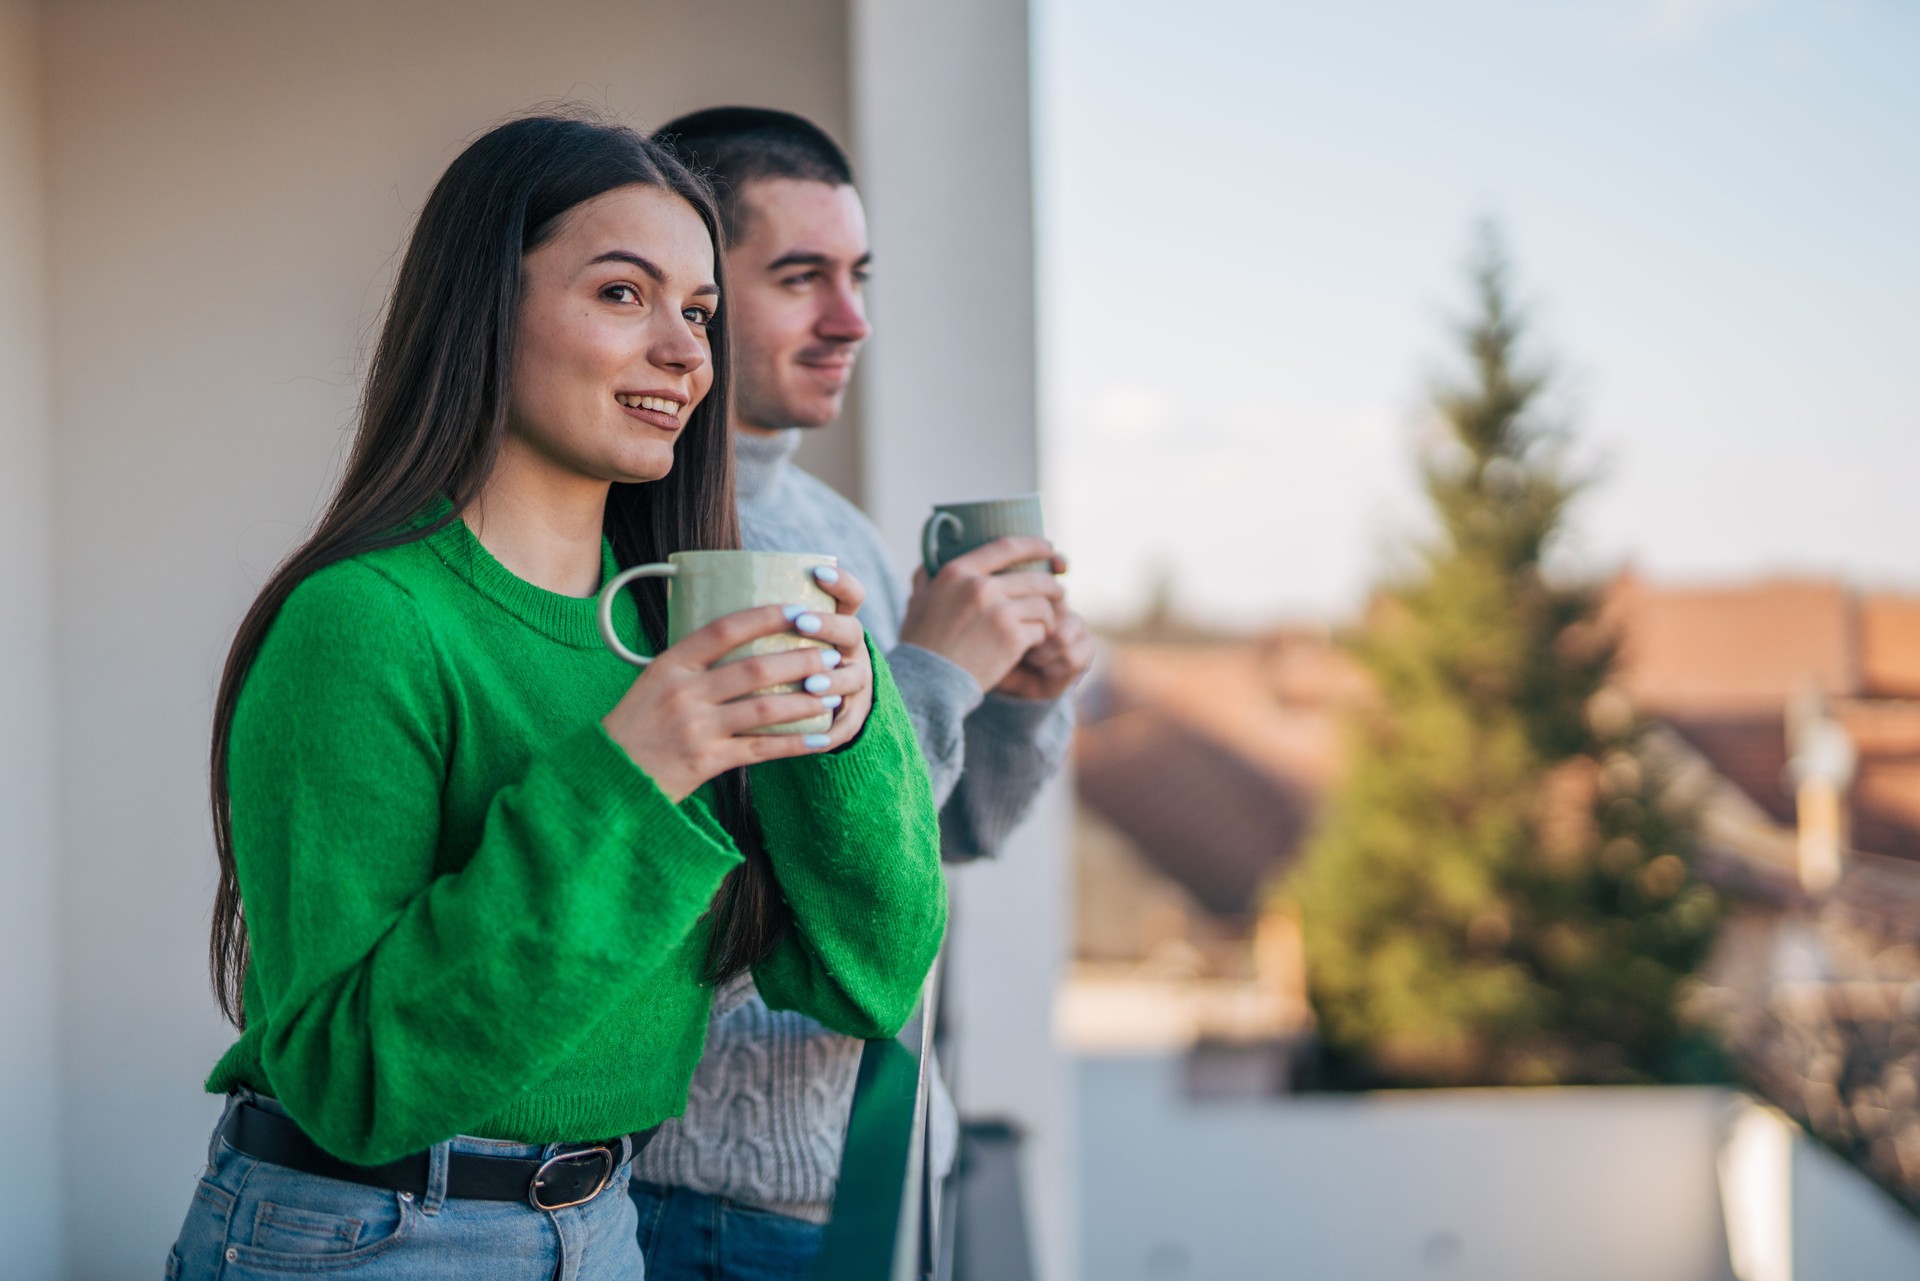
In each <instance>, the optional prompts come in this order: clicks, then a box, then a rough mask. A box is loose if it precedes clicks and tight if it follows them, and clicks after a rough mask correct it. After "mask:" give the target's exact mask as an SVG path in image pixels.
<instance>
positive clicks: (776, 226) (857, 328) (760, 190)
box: [727, 178, 869, 430]
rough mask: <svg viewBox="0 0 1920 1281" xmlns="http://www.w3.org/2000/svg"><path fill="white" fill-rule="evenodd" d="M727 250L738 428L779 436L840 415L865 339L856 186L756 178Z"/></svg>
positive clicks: (862, 220) (862, 239)
mask: <svg viewBox="0 0 1920 1281" xmlns="http://www.w3.org/2000/svg"><path fill="white" fill-rule="evenodd" d="M740 199H741V208H742V211H743V212H744V214H745V218H744V222H745V225H744V226H743V227H742V228H741V236H740V240H739V242H738V243H737V244H735V245H734V246H733V247H732V248H730V249H729V250H728V251H727V312H728V321H729V324H730V325H731V333H732V337H733V343H734V378H735V381H734V389H735V390H734V421H735V422H736V423H737V424H739V425H741V426H744V427H757V428H760V429H762V430H778V429H780V428H783V427H818V426H820V425H822V424H823V423H830V422H832V421H833V420H834V419H835V418H837V417H839V415H840V403H841V401H842V400H844V399H845V397H846V394H847V383H848V381H849V380H850V379H851V378H852V377H853V362H854V359H855V358H856V357H857V356H858V355H859V353H860V344H861V343H862V342H863V341H864V340H865V339H866V336H867V311H866V301H865V298H864V297H863V292H864V290H865V287H866V280H867V259H868V256H869V255H868V251H867V215H866V211H865V210H864V209H862V208H861V206H860V196H859V193H857V192H856V191H854V189H853V188H852V187H836V186H830V185H829V184H827V183H824V182H812V181H807V180H802V179H795V178H762V179H759V180H757V181H755V182H751V183H748V184H747V186H746V187H745V188H744V189H743V190H742V192H741V193H740Z"/></svg>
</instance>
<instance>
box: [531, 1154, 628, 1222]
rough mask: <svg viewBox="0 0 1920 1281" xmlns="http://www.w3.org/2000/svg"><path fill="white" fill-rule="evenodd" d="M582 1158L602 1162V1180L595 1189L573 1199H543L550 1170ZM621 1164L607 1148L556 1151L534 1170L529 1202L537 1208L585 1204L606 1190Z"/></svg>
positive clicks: (549, 1208)
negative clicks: (547, 1200) (553, 1200)
mask: <svg viewBox="0 0 1920 1281" xmlns="http://www.w3.org/2000/svg"><path fill="white" fill-rule="evenodd" d="M582 1160H591V1161H598V1162H600V1163H601V1166H602V1168H601V1170H600V1180H599V1182H597V1183H595V1184H594V1185H593V1191H591V1192H589V1193H587V1194H586V1195H585V1196H583V1197H577V1198H575V1199H574V1200H572V1201H556V1202H553V1203H551V1204H549V1203H548V1202H546V1201H544V1200H542V1199H541V1195H540V1194H541V1193H542V1192H543V1191H544V1190H545V1187H544V1185H545V1183H546V1182H547V1174H548V1171H550V1170H552V1169H554V1168H555V1167H556V1166H561V1167H564V1166H567V1165H571V1164H574V1163H577V1162H579V1161H582ZM619 1164H620V1163H619V1162H618V1161H616V1160H614V1157H613V1153H612V1151H611V1150H609V1149H607V1148H581V1149H580V1150H579V1151H577V1152H560V1153H556V1154H555V1155H553V1156H550V1157H548V1158H547V1159H546V1160H545V1161H542V1162H541V1163H540V1168H539V1169H538V1170H535V1171H534V1172H533V1182H532V1183H530V1184H528V1185H527V1202H528V1204H530V1205H531V1206H533V1208H534V1209H536V1210H567V1209H571V1208H572V1207H574V1206H576V1205H585V1204H586V1203H587V1202H589V1201H591V1200H593V1199H594V1198H595V1197H597V1196H599V1195H600V1194H601V1193H602V1192H604V1191H606V1188H607V1183H608V1181H609V1180H611V1179H612V1178H613V1172H614V1170H615V1169H616V1168H617V1167H618V1166H619Z"/></svg>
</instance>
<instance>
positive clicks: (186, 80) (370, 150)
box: [0, 0, 848, 1278]
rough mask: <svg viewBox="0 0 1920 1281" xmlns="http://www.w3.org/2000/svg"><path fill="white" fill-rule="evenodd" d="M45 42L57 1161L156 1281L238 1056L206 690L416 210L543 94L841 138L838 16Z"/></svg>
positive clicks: (514, 23) (84, 1251)
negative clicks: (220, 927) (465, 152)
mask: <svg viewBox="0 0 1920 1281" xmlns="http://www.w3.org/2000/svg"><path fill="white" fill-rule="evenodd" d="M45 41H46V43H45V62H44V80H45V97H44V101H45V111H46V117H47V123H48V156H49V158H50V170H49V192H50V206H49V207H50V218H49V224H50V226H51V227H52V251H53V252H52V264H53V266H52V273H51V281H50V286H51V289H50V294H51V299H52V302H51V318H52V332H53V339H54V357H53V363H52V368H53V388H54V399H55V404H56V406H57V422H58V431H57V435H56V438H55V440H56V445H55V449H54V456H53V465H54V471H55V474H56V477H57V493H58V499H57V503H56V506H55V530H56V545H57V553H56V556H55V559H54V564H55V565H56V567H57V575H58V581H59V583H60V591H59V596H58V612H57V636H58V644H59V647H60V652H61V654H62V657H63V661H64V670H63V674H62V683H61V686H60V700H61V722H62V727H63V735H62V743H63V749H62V756H61V771H60V774H61V780H62V781H61V804H60V809H59V817H60V821H61V824H62V834H63V842H62V851H63V853H62V857H63V862H64V878H65V885H66V886H67V887H68V888H67V892H66V910H65V914H64V917H63V919H62V928H61V931H60V932H61V936H62V938H63V940H64V943H63V951H62V954H61V961H62V965H63V968H64V971H65V975H66V981H67V985H68V986H67V997H68V1000H69V1002H70V1006H69V1013H68V1016H67V1018H66V1020H65V1037H64V1049H65V1055H64V1058H65V1063H66V1066H67V1073H68V1078H69V1098H70V1099H71V1100H73V1101H74V1102H75V1103H76V1104H77V1105H78V1106H75V1107H73V1108H72V1109H70V1110H69V1112H68V1126H67V1130H66V1134H65V1141H66V1146H67V1148H68V1149H69V1150H78V1151H82V1152H87V1153H91V1154H94V1156H95V1158H102V1157H105V1159H90V1160H88V1161H86V1162H84V1163H76V1164H75V1165H74V1166H73V1168H72V1169H70V1171H69V1173H68V1180H67V1201H68V1204H69V1205H70V1206H72V1207H73V1213H72V1215H71V1216H70V1217H71V1223H70V1231H69V1234H68V1247H69V1255H70V1258H69V1263H70V1267H71V1269H72V1275H75V1276H79V1277H102V1278H105V1277H120V1276H128V1277H131V1276H136V1275H141V1276H150V1275H155V1274H156V1273H157V1272H158V1270H159V1266H160V1262H161V1260H162V1259H163V1258H164V1255H165V1251H166V1247H167V1243H168V1241H169V1240H170V1239H171V1236H172V1234H173V1232H174V1231H175V1229H176V1228H177V1226H178V1223H179V1219H180V1216H181V1215H182V1213H183V1212H184V1211H185V1208H186V1203H187V1197H188V1195H189V1193H190V1191H191V1188H192V1179H193V1177H194V1172H195V1170H196V1168H197V1166H198V1164H199V1163H200V1161H201V1159H202V1153H203V1151H204V1144H205V1139H206V1130H207V1127H208V1125H209V1124H210V1122H211V1120H212V1118H213V1116H214V1112H215V1108H214V1104H213V1101H212V1100H210V1099H208V1098H206V1097H205V1096H204V1095H202V1094H201V1093H200V1082H201V1079H202V1077H203V1076H204V1074H205V1073H206V1071H207V1069H208V1067H209V1066H210V1065H211V1064H212V1062H213V1060H214V1059H215V1057H216V1056H217V1055H218V1054H219V1052H220V1051H221V1050H222V1049H223V1048H224V1046H225V1044H226V1042H227V1039H228V1032H227V1030H226V1029H225V1028H224V1027H223V1026H222V1024H221V1023H220V1022H219V1020H218V1019H217V1018H216V1017H215V1016H214V1014H213V1010H212V1007H211V1003H210V1001H209V998H208V996H207V990H206V980H205V976H204V964H203V961H202V956H203V950H204V946H205V929H206V922H207V912H208V905H209V902H210V896H211V887H212V884H213V862H212V856H211V837H210V832H209V825H208V821H207V818H206V813H205V809H206V801H205V785H206V771H205V765H204V763H203V762H204V753H205V747H206V738H207V725H208V719H209V716H210V710H211V695H212V690H213V686H214V682H215V679H216V677H217V673H218V669H219V664H220V661H221V658H222V656H223V653H224V648H225V645H226V643H227V640H228V639H229V637H230V634H231V632H232V629H233V626H234V624H235V622H236V621H237V619H238V617H239V615H240V613H241V611H242V610H243V609H244V608H245V606H246V604H247V602H248V600H249V599H250V598H251V595H252V593H253V591H254V590H255V588H256V587H257V585H258V584H259V582H260V581H261V578H262V576H263V575H264V574H265V572H266V571H267V570H268V569H269V568H270V567H271V565H272V564H273V563H274V561H275V560H276V559H277V558H278V557H279V556H280V555H281V554H282V553H283V552H284V551H285V550H286V549H287V547H288V545H289V543H290V542H291V540H292V539H293V538H294V537H295V536H296V535H297V534H298V533H299V532H300V530H301V529H302V527H303V526H304V525H305V524H306V522H307V521H308V519H309V517H310V516H311V515H312V514H313V512H314V510H315V507H316V505H317V503H318V502H319V501H320V499H321V498H322V497H323V495H324V494H325V492H326V490H327V488H328V485H329V482H330V480H331V478H332V475H333V472H334V469H335V467H336V466H337V465H338V463H339V461H340V459H341V456H342V453H343V449H344V446H345V442H346V439H347V433H348V430H349V427H350V420H351V413H352V408H353V400H354V394H355V390H356V385H357V375H358V373H359V369H360V364H361V360H362V356H363V353H364V350H365V348H366V345H367V344H368V343H369V342H370V340H371V326H372V325H373V322H374V320H375V316H376V312H377V309H378V308H379V306H380V304H381V301H382V294H383V291H384V288H385V286H386V283H387V280H388V278H389V273H390V271H391V269H392V267H393V265H394V260H395V254H396V250H397V249H398V247H399V246H400V244H401V242H402V238H403V236H404V233H405V231H406V229H407V225H408V221H409V219H410V217H411V215H412V214H413V212H414V211H415V210H416V209H417V208H418V206H419V204H420V202H421V201H422V200H423V199H424V197H425V194H426V191H427V189H428V187H429V185H430V184H431V183H432V181H433V179H434V178H435V177H436V176H437V175H438V173H439V171H440V170H441V168H443V167H444V166H445V164H446V163H447V162H448V161H449V160H450V159H452V157H453V156H454V154H455V153H456V152H457V150H458V149H459V147H460V146H461V145H462V143H463V142H464V140H465V139H467V138H468V137H470V136H471V135H472V134H474V133H475V132H477V131H479V130H480V129H481V128H483V127H484V126H486V125H487V124H489V123H490V122H492V121H494V120H496V119H498V118H500V117H502V116H504V115H506V114H508V113H511V112H514V111H517V110H520V109H522V108H524V107H527V106H528V105H530V104H534V103H536V102H538V101H540V100H543V99H548V98H554V97H562V96H565V97H578V98H583V99H585V100H587V101H589V102H592V103H595V104H598V105H600V106H602V107H603V108H609V109H611V110H613V111H614V112H616V113H618V114H620V115H622V116H625V117H627V118H629V119H631V120H633V121H634V122H636V123H639V124H643V125H644V124H650V123H654V122H657V121H659V120H662V119H665V118H666V117H667V116H669V115H671V114H673V113H676V112H679V111H683V110H687V109H690V108H693V107H697V106H704V105H710V104H712V103H714V102H717V101H729V100H731V101H747V102H754V103H764V104H769V105H777V106H787V107H792V108H794V109H797V110H800V111H804V112H806V113H808V114H810V115H812V116H815V117H816V118H818V119H820V120H821V121H823V122H824V123H826V124H827V125H829V126H830V127H833V128H835V129H838V130H840V131H841V132H843V133H844V132H845V126H846V122H847V117H848V104H847V101H846V88H845V86H846V81H847V74H848V70H847V54H846V49H847V33H846V26H845V12H844V9H843V7H842V5H841V4H840V3H839V0H753V2H749V0H727V2H726V3H710V2H701V0H677V2H673V3H667V2H664V0H654V2H651V3H649V2H647V0H619V2H618V3H601V2H595V0H543V3H540V4H528V3H524V2H522V0H514V2H511V3H507V2H502V0H491V2H489V0H460V2H458V3H454V2H452V0H446V2H442V3H395V2H394V0H330V3H327V4H298V3H291V2H287V3H262V2H261V0H169V3H166V4H152V3H145V2H133V0H85V2H74V3H54V4H51V5H50V6H48V8H47V10H46V31H45ZM12 84H13V82H12V80H9V81H8V85H9V88H10V89H11V86H12ZM6 123H7V125H8V126H10V125H11V123H12V122H11V120H10V119H9V120H8V121H7V122H6ZM8 136H9V137H10V136H11V135H8ZM0 145H5V144H0ZM9 172H10V171H9ZM4 216H5V215H4V214H0V217H4ZM5 252H6V249H5V247H4V246H0V254H4V253H5ZM4 269H5V268H0V270H4ZM9 296H10V295H9ZM0 323H12V322H11V321H10V320H9V321H0ZM8 350H11V346H10V345H9V348H8ZM9 385H11V384H9ZM10 462H11V447H9V464H10ZM8 533H9V536H10V537H11V536H12V530H11V527H10V528H9V531H8ZM21 536H22V537H27V536H28V535H25V534H22V535H21ZM12 643H13V642H12V641H11V639H9V641H8V644H12ZM9 1150H17V1149H14V1148H12V1147H11V1146H10V1149H9ZM105 1154H111V1156H110V1157H106V1156H105ZM0 1271H7V1275H9V1276H10V1277H11V1276H13V1275H16V1274H15V1273H13V1272H11V1271H10V1270H7V1269H0Z"/></svg>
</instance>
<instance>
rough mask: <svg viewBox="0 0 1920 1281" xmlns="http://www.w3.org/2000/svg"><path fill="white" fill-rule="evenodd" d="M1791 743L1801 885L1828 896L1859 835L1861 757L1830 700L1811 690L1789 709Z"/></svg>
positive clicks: (1790, 765)
mask: <svg viewBox="0 0 1920 1281" xmlns="http://www.w3.org/2000/svg"><path fill="white" fill-rule="evenodd" d="M1787 742H1788V747H1789V748H1790V749H1791V751H1792V753H1793V757H1792V759H1791V760H1789V761H1788V762H1787V772H1788V773H1789V775H1791V777H1792V779H1793V791H1794V811H1795V814H1796V815H1797V817H1798V819H1799V825H1800V869H1799V870H1800V887H1801V888H1802V889H1804V890H1805V891H1806V892H1807V893H1809V894H1815V895H1818V894H1823V893H1825V892H1826V891H1827V890H1830V889H1832V888H1833V886H1834V884H1835V883H1836V882H1837V881H1839V879H1840V872H1841V870H1842V868H1843V866H1844V864H1845V860H1846V855H1847V851H1848V849H1849V847H1850V846H1851V844H1852V839H1853V833H1852V831H1851V824H1850V823H1849V822H1848V812H1847V789H1848V788H1849V787H1850V786H1852V784H1853V775H1854V767H1855V764H1856V761H1857V758H1856V755H1855V752H1854V749H1853V740H1852V739H1851V738H1849V737H1848V736H1847V731H1846V729H1845V727H1843V726H1842V725H1841V724H1840V723H1839V722H1838V721H1836V720H1834V719H1833V717H1831V716H1829V715H1828V714H1827V707H1826V700H1825V699H1824V698H1823V697H1821V695H1820V694H1819V693H1818V692H1817V691H1814V690H1811V689H1809V690H1807V691H1806V692H1804V693H1803V694H1801V695H1800V697H1799V698H1797V699H1796V700H1795V701H1794V705H1793V706H1792V707H1791V708H1790V709H1788V713H1787Z"/></svg>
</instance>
